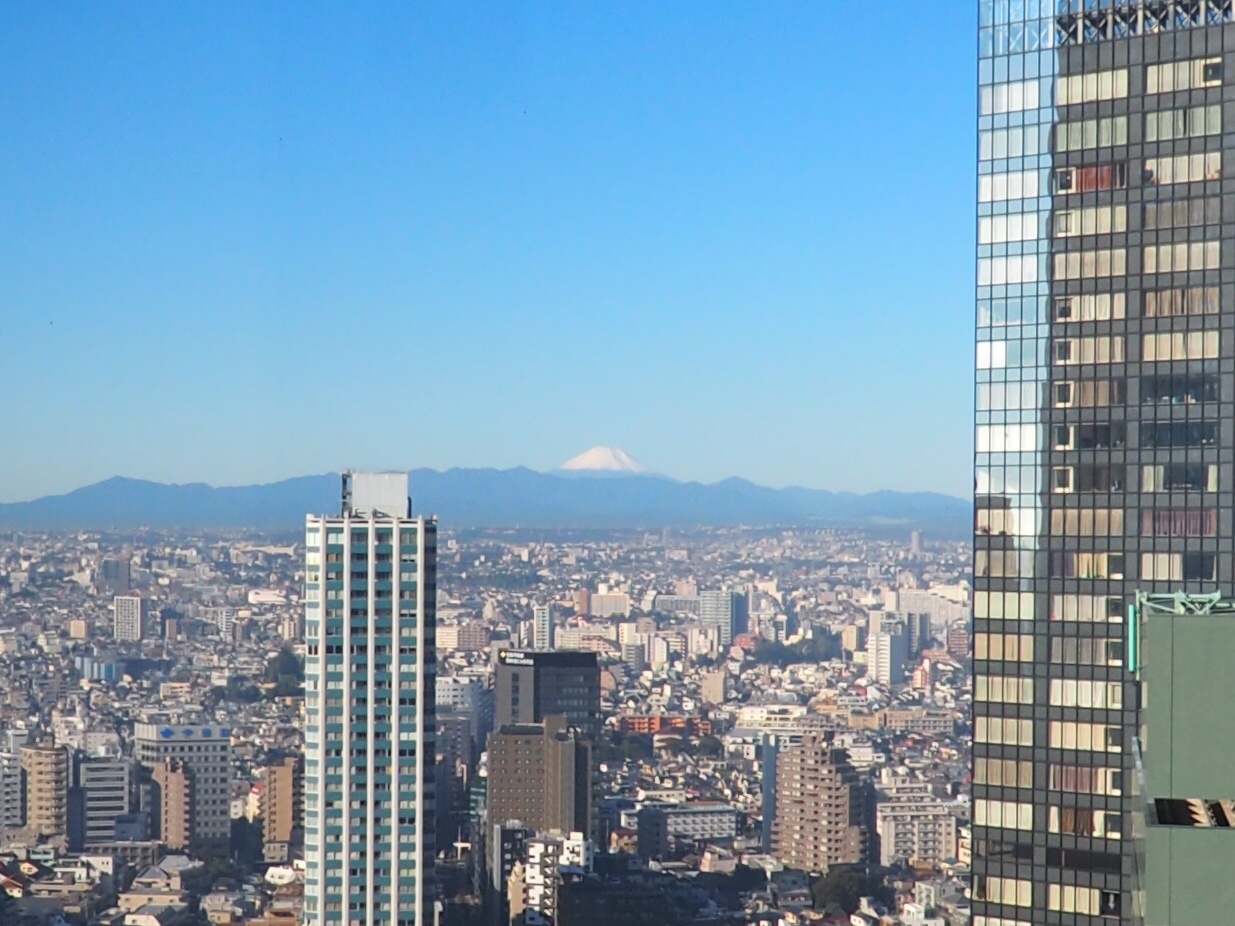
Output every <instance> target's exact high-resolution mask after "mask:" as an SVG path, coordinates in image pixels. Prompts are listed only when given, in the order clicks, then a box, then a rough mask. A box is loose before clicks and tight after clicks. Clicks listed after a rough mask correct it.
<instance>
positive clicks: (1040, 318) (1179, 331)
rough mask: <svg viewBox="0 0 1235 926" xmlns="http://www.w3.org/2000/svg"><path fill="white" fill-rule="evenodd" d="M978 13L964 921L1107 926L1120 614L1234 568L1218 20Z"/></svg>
mask: <svg viewBox="0 0 1235 926" xmlns="http://www.w3.org/2000/svg"><path fill="white" fill-rule="evenodd" d="M979 11H980V31H979V84H980V86H979V94H978V99H979V111H978V130H979V131H978V135H979V151H978V158H979V163H978V174H979V176H978V224H977V232H978V255H977V351H976V360H977V388H976V401H977V421H976V433H975V441H976V453H977V458H976V471H975V487H976V496H977V497H976V506H975V507H976V524H975V580H974V589H975V590H974V602H973V606H974V612H973V613H974V623H973V629H974V635H973V654H974V775H973V781H974V785H973V824H974V826H973V850H974V851H973V897H974V905H973V906H974V916H973V922H974V926H993V924H1001V926H1002V924H1007V923H1016V924H1021V923H1026V924H1042V923H1050V922H1055V923H1058V922H1069V923H1075V924H1080V926H1084V924H1088V923H1095V924H1096V923H1098V922H1101V923H1104V924H1105V923H1110V922H1111V921H1112V920H1115V921H1119V920H1122V921H1125V922H1129V921H1131V919H1132V917H1133V914H1134V910H1133V904H1132V895H1131V884H1132V880H1131V879H1132V872H1133V870H1134V866H1135V859H1134V852H1133V849H1132V840H1131V839H1130V838H1129V837H1130V836H1131V832H1130V827H1129V811H1130V809H1131V789H1130V788H1129V787H1128V786H1127V784H1126V782H1128V781H1129V780H1130V778H1131V774H1132V770H1133V768H1134V764H1133V758H1132V754H1131V745H1132V740H1133V735H1134V732H1135V730H1136V726H1137V717H1138V707H1139V704H1138V693H1137V689H1136V687H1135V686H1134V684H1133V683H1132V679H1131V677H1130V675H1129V673H1128V671H1127V669H1126V667H1125V665H1124V660H1125V654H1126V652H1127V650H1128V646H1127V642H1128V641H1127V633H1128V627H1127V626H1126V625H1125V620H1126V618H1125V615H1126V613H1127V609H1128V606H1129V605H1130V604H1131V603H1132V601H1133V596H1134V593H1135V591H1136V590H1138V589H1141V590H1145V591H1150V592H1171V591H1177V590H1188V591H1202V590H1213V589H1214V588H1215V587H1216V588H1218V589H1221V590H1224V591H1225V592H1227V593H1228V594H1229V592H1230V590H1231V586H1232V566H1233V565H1235V563H1233V559H1232V557H1231V555H1230V553H1229V550H1230V546H1229V537H1230V536H1231V530H1232V527H1231V519H1232V507H1233V506H1232V495H1231V489H1232V481H1231V480H1232V476H1233V475H1235V474H1233V473H1232V466H1231V462H1230V460H1231V449H1232V437H1233V435H1232V414H1231V406H1230V405H1229V404H1221V403H1230V402H1231V400H1232V395H1233V393H1232V388H1233V385H1235V383H1233V382H1232V370H1233V369H1235V364H1233V362H1232V361H1233V359H1235V333H1233V332H1232V330H1231V329H1232V319H1235V314H1232V311H1231V309H1232V299H1233V298H1235V290H1233V289H1232V287H1231V282H1232V280H1235V277H1233V276H1232V268H1233V267H1235V252H1233V251H1232V248H1231V247H1230V235H1231V227H1230V225H1231V222H1232V221H1233V220H1235V212H1233V210H1232V200H1231V198H1230V196H1229V195H1224V192H1225V191H1224V188H1223V184H1224V182H1225V181H1224V179H1223V178H1224V175H1225V174H1226V173H1229V171H1230V165H1224V164H1223V160H1224V158H1226V157H1227V156H1226V154H1225V152H1224V151H1223V147H1224V142H1225V138H1226V137H1229V136H1228V133H1229V132H1230V129H1231V128H1232V126H1231V125H1229V124H1228V125H1224V124H1223V123H1224V121H1226V122H1228V123H1229V122H1230V120H1229V119H1227V118H1226V116H1225V112H1224V105H1223V104H1224V101H1225V100H1226V99H1228V98H1235V97H1232V92H1231V91H1228V90H1227V89H1226V87H1227V86H1228V85H1229V82H1228V81H1227V80H1226V77H1225V60H1224V51H1223V50H1224V48H1226V47H1227V46H1228V45H1230V43H1232V42H1233V41H1235V25H1232V23H1233V21H1235V14H1233V7H1232V4H1231V2H1229V0H1201V2H1174V0H1171V2H1162V3H1158V2H1141V0H1112V2H1108V3H1101V4H1099V3H1088V2H1086V3H1084V4H1081V3H1080V2H1066V3H1064V2H1060V3H1049V4H1033V3H1007V2H1002V0H980V3H979ZM1232 47H1235V46H1232ZM1224 239H1225V241H1224ZM949 645H950V646H951V641H949ZM1112 782H1116V783H1117V784H1112ZM1119 782H1123V783H1124V784H1118V783H1119ZM1150 796H1151V797H1152V795H1150Z"/></svg>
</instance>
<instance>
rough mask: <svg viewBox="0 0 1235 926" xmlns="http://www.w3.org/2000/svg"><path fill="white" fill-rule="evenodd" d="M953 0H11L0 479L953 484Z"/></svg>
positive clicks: (958, 18) (960, 43) (961, 456)
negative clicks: (584, 476) (25, 0)
mask: <svg viewBox="0 0 1235 926" xmlns="http://www.w3.org/2000/svg"><path fill="white" fill-rule="evenodd" d="M972 6H975V5H974V4H970V3H955V4H954V3H947V4H943V5H941V9H946V10H947V12H946V13H936V14H935V15H930V16H927V15H904V16H857V17H854V16H852V15H847V14H844V13H842V12H840V11H839V9H838V8H837V6H836V5H835V4H832V3H807V2H798V3H777V2H767V3H757V4H754V3H741V4H738V3H734V4H729V3H717V2H708V3H702V2H700V3H678V4H661V3H650V2H649V3H638V2H628V3H622V4H617V3H586V4H583V3H548V2H546V3H536V4H499V3H470V4H394V3H392V4H388V5H387V4H382V5H370V4H338V3H320V4H315V3H299V2H298V3H291V2H283V3H247V4H229V3H217V2H216V3H210V4H205V3H198V4H166V3H149V4H139V3H126V4H123V5H117V4H84V3H83V4H72V3H65V4H7V5H2V6H0V82H2V84H3V86H4V87H5V88H6V90H5V93H4V94H3V95H0V120H2V122H3V124H4V126H5V132H4V133H3V135H0V172H2V173H3V176H4V177H5V186H6V189H5V196H4V200H5V208H4V210H3V213H0V320H2V322H3V327H2V328H0V331H2V332H3V335H2V336H3V340H4V343H5V346H6V348H7V350H6V351H5V356H4V360H3V363H2V364H0V385H2V386H3V387H4V393H5V397H6V399H7V401H6V402H5V406H6V414H5V416H4V421H3V423H2V424H0V435H2V436H0V499H2V500H15V499H21V498H29V497H33V496H37V495H41V494H46V493H50V492H61V491H66V490H68V489H71V488H74V487H76V486H78V485H82V484H85V483H88V482H92V481H95V480H97V479H101V478H106V477H108V476H111V475H116V474H122V475H129V476H136V477H143V478H150V479H157V480H161V481H174V482H186V481H198V480H200V481H207V482H212V483H215V484H235V483H247V482H255V481H270V480H275V479H279V478H283V477H286V476H290V475H298V474H303V473H310V472H323V471H327V470H336V469H339V468H342V467H345V466H354V467H382V468H387V467H389V468H395V467H416V466H432V467H437V468H445V467H449V466H497V467H507V466H515V465H527V466H531V467H533V468H536V469H549V468H552V467H554V466H556V465H557V464H559V463H560V462H562V461H563V460H565V459H567V458H568V457H570V456H573V455H574V454H575V453H577V452H579V451H581V450H583V449H585V448H587V447H589V446H591V445H594V444H610V445H615V446H620V447H623V448H625V449H626V450H627V451H629V452H630V453H631V454H632V455H633V456H635V457H636V458H638V459H639V460H641V461H642V462H644V463H645V464H646V465H648V466H649V467H651V468H652V469H654V470H657V471H660V472H664V473H667V474H670V475H673V476H676V477H679V478H684V479H701V480H705V481H712V480H716V479H720V478H724V477H726V476H730V475H741V476H745V477H747V478H750V479H753V480H755V481H758V482H761V483H765V484H769V485H777V486H779V485H789V484H796V485H806V486H813V487H819V488H832V489H852V490H860V491H866V490H871V489H876V488H884V487H886V488H898V489H935V490H941V491H947V492H952V493H955V494H966V493H968V491H969V489H970V486H971V472H970V470H971V458H970V446H971V431H972V427H971V422H972V414H971V408H972V386H971V383H972V372H971V365H972V361H971V357H972V333H971V332H972V308H971V306H972V263H973V260H972V255H973V247H972V236H973V224H974V223H973V206H972V198H973V197H972V189H973V162H974V128H973V121H974V120H973V112H974V99H973V98H974V86H973V85H974V74H975V65H974V54H975V39H974V15H973V10H972V9H970V7H972Z"/></svg>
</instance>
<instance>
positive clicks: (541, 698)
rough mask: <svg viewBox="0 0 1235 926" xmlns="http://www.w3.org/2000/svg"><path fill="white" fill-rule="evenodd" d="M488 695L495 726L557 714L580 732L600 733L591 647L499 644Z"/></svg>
mask: <svg viewBox="0 0 1235 926" xmlns="http://www.w3.org/2000/svg"><path fill="white" fill-rule="evenodd" d="M494 699H495V716H494V726H496V727H501V726H504V725H506V724H512V723H518V724H529V723H543V722H544V721H545V719H546V718H548V717H554V716H562V717H565V718H566V719H567V721H568V722H569V724H570V726H572V727H575V728H576V729H578V730H580V731H581V732H582V733H583V734H584V736H586V737H588V738H590V739H593V740H595V739H596V737H598V736H599V735H600V731H601V724H602V718H601V716H600V665H599V663H598V662H597V659H596V654H595V653H593V652H583V651H564V650H558V651H555V652H552V653H539V652H527V651H519V650H499V651H498V654H497V670H496V672H495V674H494Z"/></svg>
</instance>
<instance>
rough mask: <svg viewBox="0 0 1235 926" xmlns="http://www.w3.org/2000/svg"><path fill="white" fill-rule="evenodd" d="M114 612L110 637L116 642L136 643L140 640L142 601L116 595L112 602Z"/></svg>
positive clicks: (130, 596) (136, 598)
mask: <svg viewBox="0 0 1235 926" xmlns="http://www.w3.org/2000/svg"><path fill="white" fill-rule="evenodd" d="M112 608H113V610H114V612H115V613H114V615H113V623H112V636H114V637H115V638H116V639H117V640H124V641H126V642H130V643H132V642H136V641H138V640H140V639H141V638H142V612H143V610H144V609H143V606H142V600H141V598H139V597H138V596H136V595H117V596H116V597H115V599H113V602H112Z"/></svg>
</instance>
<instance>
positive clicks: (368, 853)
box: [303, 473, 437, 926]
mask: <svg viewBox="0 0 1235 926" xmlns="http://www.w3.org/2000/svg"><path fill="white" fill-rule="evenodd" d="M305 549H306V552H305V570H306V575H305V641H306V651H307V656H306V665H305V708H306V728H305V758H306V762H305V905H304V920H303V921H304V923H305V924H307V926H423V924H428V923H431V922H433V885H434V882H433V858H434V854H435V852H434V837H433V833H434V810H435V795H434V786H433V765H434V738H435V733H436V730H437V721H436V711H435V709H434V694H435V687H436V686H435V646H434V624H435V600H436V596H437V579H436V552H437V524H436V522H435V521H434V520H432V519H426V518H420V517H412V516H411V506H410V502H409V500H408V494H407V475H406V474H405V473H389V474H388V473H359V474H355V475H352V474H346V475H345V476H344V477H343V504H342V507H341V512H340V514H339V515H337V516H334V517H317V516H309V517H308V518H307V519H306V523H305Z"/></svg>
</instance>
